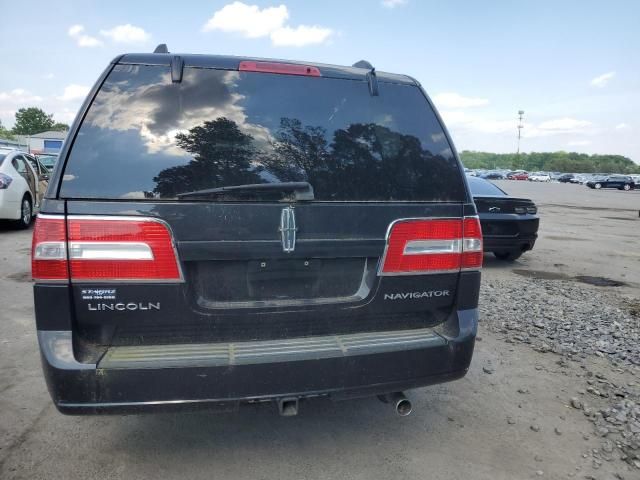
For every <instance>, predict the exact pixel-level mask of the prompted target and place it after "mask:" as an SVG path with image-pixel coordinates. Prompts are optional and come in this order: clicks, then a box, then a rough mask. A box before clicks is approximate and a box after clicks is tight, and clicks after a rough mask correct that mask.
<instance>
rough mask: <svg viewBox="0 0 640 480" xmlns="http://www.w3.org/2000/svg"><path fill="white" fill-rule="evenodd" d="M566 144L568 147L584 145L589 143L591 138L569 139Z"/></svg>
mask: <svg viewBox="0 0 640 480" xmlns="http://www.w3.org/2000/svg"><path fill="white" fill-rule="evenodd" d="M567 145H569V146H570V147H584V146H586V145H591V140H571V141H570V142H567Z"/></svg>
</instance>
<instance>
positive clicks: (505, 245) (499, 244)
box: [483, 235, 538, 252]
mask: <svg viewBox="0 0 640 480" xmlns="http://www.w3.org/2000/svg"><path fill="white" fill-rule="evenodd" d="M537 238H538V236H537V235H525V236H518V237H513V238H504V237H484V239H483V250H484V251H485V252H512V251H513V252H526V251H529V250H533V246H534V245H535V244H536V239H537Z"/></svg>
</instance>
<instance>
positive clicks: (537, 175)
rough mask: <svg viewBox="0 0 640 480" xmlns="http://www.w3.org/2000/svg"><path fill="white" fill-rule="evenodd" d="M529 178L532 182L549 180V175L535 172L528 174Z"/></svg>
mask: <svg viewBox="0 0 640 480" xmlns="http://www.w3.org/2000/svg"><path fill="white" fill-rule="evenodd" d="M529 180H530V181H532V182H550V181H551V175H549V174H548V173H542V172H536V173H532V174H530V175H529Z"/></svg>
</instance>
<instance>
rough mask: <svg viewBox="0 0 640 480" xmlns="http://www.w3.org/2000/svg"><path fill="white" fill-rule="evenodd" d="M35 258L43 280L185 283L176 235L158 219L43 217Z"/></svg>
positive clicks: (35, 270)
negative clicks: (174, 237) (173, 236)
mask: <svg viewBox="0 0 640 480" xmlns="http://www.w3.org/2000/svg"><path fill="white" fill-rule="evenodd" d="M32 258H33V261H32V262H33V263H32V270H33V277H34V279H37V280H42V281H47V280H65V279H68V278H70V279H71V281H73V282H101V281H131V282H147V281H152V282H176V281H182V274H181V271H180V265H179V263H178V258H177V254H176V250H175V248H174V244H173V238H172V235H171V231H170V230H169V228H168V227H167V225H166V224H165V223H164V222H162V221H159V220H157V219H154V218H146V217H110V216H69V217H68V218H67V221H66V224H65V220H64V218H63V217H53V216H52V217H38V219H37V221H36V227H35V230H34V236H33V257H32ZM63 272H64V276H63ZM67 272H68V273H67Z"/></svg>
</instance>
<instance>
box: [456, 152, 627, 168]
mask: <svg viewBox="0 0 640 480" xmlns="http://www.w3.org/2000/svg"><path fill="white" fill-rule="evenodd" d="M460 160H462V163H463V164H464V166H465V167H466V168H473V169H475V168H481V169H487V170H491V169H496V168H505V169H511V170H527V171H529V172H532V171H543V172H566V173H640V165H638V164H637V163H635V162H633V160H631V159H630V158H628V157H625V156H622V155H597V154H594V155H588V154H586V153H577V152H532V153H521V154H519V155H518V154H516V153H489V152H476V151H470V150H465V151H463V152H461V153H460Z"/></svg>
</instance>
